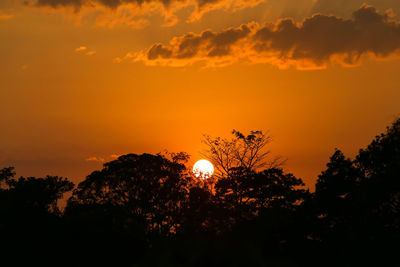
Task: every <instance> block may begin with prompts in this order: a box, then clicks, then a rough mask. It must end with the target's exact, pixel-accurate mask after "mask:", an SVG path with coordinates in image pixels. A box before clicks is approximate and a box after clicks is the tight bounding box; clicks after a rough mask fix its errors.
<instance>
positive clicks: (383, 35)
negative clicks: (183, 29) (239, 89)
mask: <svg viewBox="0 0 400 267" xmlns="http://www.w3.org/2000/svg"><path fill="white" fill-rule="evenodd" d="M399 49H400V24H399V23H398V22H396V21H393V20H392V19H391V18H390V16H388V15H387V14H386V13H384V14H380V13H378V11H377V10H376V9H375V8H374V7H371V6H366V5H363V6H362V7H361V8H360V9H358V10H357V11H355V12H354V13H353V15H352V18H351V19H343V18H339V17H336V16H333V15H321V14H316V15H313V16H312V17H310V18H307V19H305V20H304V21H303V22H302V23H295V22H294V20H292V19H283V20H279V21H278V22H276V23H268V24H265V25H263V26H259V25H258V24H256V23H250V24H246V25H242V26H240V27H238V28H230V29H227V30H223V31H221V32H212V31H204V32H203V33H200V34H194V33H189V34H186V35H184V36H182V37H176V38H174V39H173V40H172V41H171V42H170V45H162V44H156V45H154V46H152V47H151V48H149V49H148V50H147V51H146V52H145V53H144V55H143V54H142V55H141V56H140V54H138V56H137V57H136V58H135V60H136V61H138V60H142V61H145V62H146V63H150V64H151V63H152V62H151V61H158V62H160V64H163V60H164V63H165V62H167V61H168V64H172V65H183V64H185V63H186V64H192V63H193V62H194V61H207V62H209V63H211V64H212V63H213V61H225V62H226V61H227V60H230V61H231V62H234V61H237V60H239V59H241V60H246V61H248V62H251V63H259V62H270V63H273V64H277V65H279V66H281V67H285V66H288V65H295V66H297V67H298V68H321V67H325V66H326V64H327V63H329V62H331V61H337V62H339V63H341V64H343V65H355V64H358V63H359V62H360V59H361V57H362V56H363V55H366V54H370V55H373V56H375V57H378V58H387V57H389V56H391V55H394V54H396V53H398V52H399ZM176 62H180V64H175V63H176Z"/></svg>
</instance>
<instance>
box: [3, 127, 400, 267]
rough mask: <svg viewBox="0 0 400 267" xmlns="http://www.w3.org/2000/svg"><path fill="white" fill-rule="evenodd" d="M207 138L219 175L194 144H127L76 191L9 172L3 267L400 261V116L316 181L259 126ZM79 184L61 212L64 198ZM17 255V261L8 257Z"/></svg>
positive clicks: (62, 182) (338, 155)
mask: <svg viewBox="0 0 400 267" xmlns="http://www.w3.org/2000/svg"><path fill="white" fill-rule="evenodd" d="M233 134H234V138H233V139H232V140H226V139H221V138H216V139H212V138H211V137H208V136H207V137H206V139H205V142H206V144H207V145H208V148H209V150H208V153H209V154H208V155H209V156H210V157H209V158H210V159H211V160H213V161H214V163H215V164H216V167H217V168H218V175H217V176H215V177H214V178H210V179H206V180H201V179H197V178H196V177H194V176H193V175H192V174H191V172H190V171H189V169H188V168H187V167H186V165H185V163H187V160H188V158H189V156H188V155H187V154H185V153H179V154H169V155H161V154H157V155H151V154H142V155H136V154H128V155H123V156H120V157H119V158H118V159H116V160H114V161H111V162H108V163H105V164H104V167H103V169H101V170H99V171H94V172H93V173H91V174H90V175H88V176H87V177H86V179H85V180H84V181H82V182H81V183H80V184H78V185H77V187H76V188H75V189H74V185H73V183H71V182H70V181H68V180H67V179H65V178H61V177H57V176H47V177H45V178H35V177H28V178H24V177H21V178H18V179H17V178H15V172H14V169H13V168H12V167H9V168H4V169H2V170H0V236H1V243H2V247H1V250H0V251H1V254H2V256H1V258H0V261H2V262H4V263H7V264H5V265H4V266H25V265H29V266H47V265H51V266H310V265H311V266H313V265H318V266H399V265H398V264H399V261H398V259H397V254H398V251H399V249H400V246H399V242H400V228H399V227H400V119H399V120H397V121H396V122H394V123H393V124H392V125H391V126H390V127H389V128H388V129H387V131H386V132H385V133H384V134H382V135H379V136H377V137H376V138H375V139H374V140H373V141H372V143H371V144H370V145H369V146H367V147H366V148H365V149H361V150H360V152H359V154H358V155H357V156H356V157H355V158H354V159H350V158H347V157H346V156H345V155H344V154H343V153H342V152H341V151H340V150H336V151H335V152H334V154H333V155H332V157H331V158H330V161H329V162H328V164H327V167H326V169H325V170H324V171H322V172H321V174H320V175H319V176H318V179H317V183H316V190H315V192H313V193H310V192H309V191H308V190H305V189H304V184H303V182H302V180H301V179H300V178H297V177H295V176H294V175H293V174H290V173H287V172H285V171H284V170H283V169H282V168H281V167H280V164H277V161H276V160H273V161H272V163H273V164H267V161H266V158H265V157H266V156H267V154H268V153H267V152H265V151H264V150H263V147H264V146H265V145H266V144H267V143H268V142H269V141H270V139H269V137H268V136H265V135H263V134H262V133H261V132H259V131H256V132H251V133H250V135H248V136H245V135H243V134H241V133H240V132H237V131H234V132H233ZM68 192H72V196H70V197H69V198H68V200H67V205H66V207H65V209H64V210H63V211H61V210H60V209H59V208H58V205H57V202H58V200H60V199H62V198H64V199H65V197H64V194H65V193H68ZM8 263H11V264H8Z"/></svg>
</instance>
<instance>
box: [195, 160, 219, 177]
mask: <svg viewBox="0 0 400 267" xmlns="http://www.w3.org/2000/svg"><path fill="white" fill-rule="evenodd" d="M213 173H214V166H213V165H212V163H211V162H209V161H208V160H206V159H201V160H199V161H197V162H196V163H195V164H194V166H193V174H194V176H196V177H197V178H200V179H207V178H210V177H211V176H212V175H213Z"/></svg>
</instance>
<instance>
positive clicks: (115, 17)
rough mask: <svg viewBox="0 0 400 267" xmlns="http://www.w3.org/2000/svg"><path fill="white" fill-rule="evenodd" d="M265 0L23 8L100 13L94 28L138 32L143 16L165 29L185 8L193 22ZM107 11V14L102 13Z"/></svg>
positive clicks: (86, 0)
mask: <svg viewBox="0 0 400 267" xmlns="http://www.w3.org/2000/svg"><path fill="white" fill-rule="evenodd" d="M265 1H266V0H145V1H143V0H27V1H26V5H28V6H33V7H42V8H43V7H45V8H46V7H47V8H51V9H53V10H57V9H61V8H72V9H73V11H74V12H75V13H79V12H82V10H84V9H95V10H97V11H99V10H100V11H103V12H100V15H99V13H98V12H97V15H99V19H98V20H97V24H98V25H103V26H109V27H113V26H115V25H127V26H131V27H135V28H141V27H144V26H146V25H147V24H148V23H149V20H148V19H146V18H144V17H143V16H148V15H150V14H155V13H157V14H161V15H162V16H164V18H165V20H166V23H165V26H171V25H174V24H175V23H176V22H177V20H178V19H177V15H176V13H177V12H178V11H179V10H181V9H183V8H186V7H193V11H192V12H191V14H190V15H189V18H188V19H187V21H190V22H193V21H196V20H199V19H201V17H202V16H203V15H204V14H205V13H207V12H210V11H212V10H218V9H219V10H224V11H229V12H236V11H238V10H242V9H245V8H248V7H254V6H257V5H258V4H260V3H262V2H265ZM104 11H107V12H104Z"/></svg>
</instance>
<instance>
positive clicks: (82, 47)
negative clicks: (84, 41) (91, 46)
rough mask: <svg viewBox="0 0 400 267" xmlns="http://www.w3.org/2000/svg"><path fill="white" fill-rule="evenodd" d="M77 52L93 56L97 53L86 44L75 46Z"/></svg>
mask: <svg viewBox="0 0 400 267" xmlns="http://www.w3.org/2000/svg"><path fill="white" fill-rule="evenodd" d="M75 52H77V53H84V54H85V55H86V56H93V55H95V54H96V51H94V50H92V51H88V48H87V47H86V46H80V47H77V48H75Z"/></svg>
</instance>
